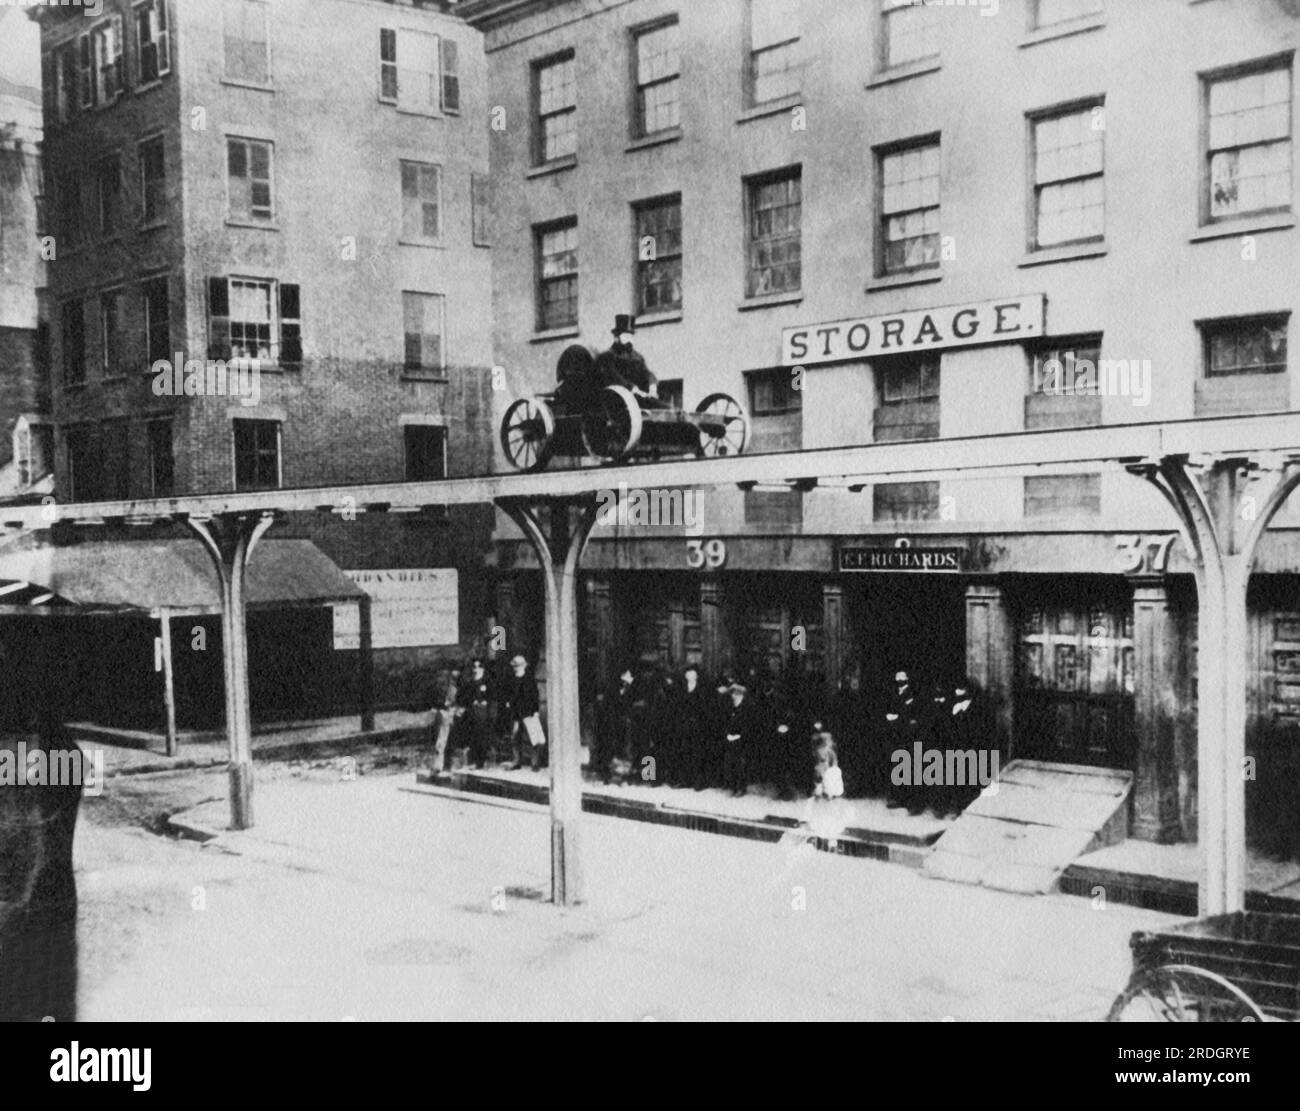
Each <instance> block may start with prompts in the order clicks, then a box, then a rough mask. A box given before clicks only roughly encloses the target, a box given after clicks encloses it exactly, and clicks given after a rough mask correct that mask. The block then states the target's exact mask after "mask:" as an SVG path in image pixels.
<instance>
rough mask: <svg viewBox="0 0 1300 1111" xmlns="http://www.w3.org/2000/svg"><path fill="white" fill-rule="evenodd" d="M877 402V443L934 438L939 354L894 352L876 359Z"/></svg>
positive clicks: (875, 428) (937, 398)
mask: <svg viewBox="0 0 1300 1111" xmlns="http://www.w3.org/2000/svg"><path fill="white" fill-rule="evenodd" d="M874 365H875V371H876V390H877V394H878V396H879V398H880V404H879V406H878V407H877V409H876V413H875V427H874V436H875V440H876V442H878V443H884V442H888V441H897V440H933V439H935V438H936V437H937V436H938V435H939V380H940V362H939V355H938V354H937V353H935V352H924V353H920V354H911V355H894V356H891V357H889V358H885V359H877V360H876V362H875V364H874Z"/></svg>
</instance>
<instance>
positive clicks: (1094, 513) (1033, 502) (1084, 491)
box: [1025, 474, 1101, 517]
mask: <svg viewBox="0 0 1300 1111" xmlns="http://www.w3.org/2000/svg"><path fill="white" fill-rule="evenodd" d="M1100 515H1101V475H1099V474H1069V475H1034V476H1029V477H1026V478H1025V516H1026V517H1098V516H1100Z"/></svg>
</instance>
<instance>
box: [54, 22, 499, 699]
mask: <svg viewBox="0 0 1300 1111" xmlns="http://www.w3.org/2000/svg"><path fill="white" fill-rule="evenodd" d="M91 11H92V9H91V8H90V7H58V6H51V7H44V8H40V9H37V10H36V11H35V12H34V13H33V18H35V19H37V20H38V21H39V23H40V26H41V31H42V36H41V38H42V43H41V54H42V68H43V79H44V90H45V112H46V120H47V145H46V166H45V173H46V181H47V183H48V191H47V198H48V205H49V210H50V215H51V220H50V223H51V230H52V233H53V234H54V236H55V241H56V244H57V261H55V262H53V263H52V264H51V268H50V269H51V278H50V293H51V300H52V304H53V309H52V332H53V336H52V340H53V342H52V364H53V378H54V382H53V420H54V423H55V427H56V432H57V434H56V457H57V485H58V496H59V499H60V500H73V501H88V500H110V499H122V498H134V497H151V496H152V497H163V496H168V495H173V494H175V495H182V494H190V493H204V492H212V491H221V490H237V491H238V490H257V489H264V488H267V487H277V486H286V487H288V486H317V485H331V484H345V483H355V482H363V481H402V480H404V479H435V478H439V477H443V476H445V475H455V474H465V473H478V472H482V471H483V470H485V469H487V467H488V465H489V463H490V460H491V447H490V442H491V441H490V437H491V432H492V429H491V426H490V405H491V403H490V400H489V396H490V389H491V382H490V366H491V355H492V351H491V334H490V327H489V323H488V314H487V312H486V308H485V307H486V306H487V305H488V304H489V303H490V297H491V287H490V278H491V272H490V257H489V252H488V251H487V250H485V249H484V248H485V247H486V246H487V241H486V208H485V205H484V203H483V199H484V197H485V195H486V194H485V190H484V182H485V180H486V179H485V176H484V175H485V174H486V171H487V140H486V134H485V130H484V128H483V127H482V126H481V125H480V120H481V117H482V112H483V105H484V103H485V99H486V93H485V87H484V77H485V73H484V65H483V55H482V47H481V37H480V36H479V34H478V33H477V32H476V31H474V30H472V29H471V28H469V27H467V26H466V25H465V24H464V23H463V22H462V21H461V20H459V19H457V18H456V17H455V14H454V5H453V4H451V3H449V2H434V0H423V2H413V0H409V2H403V3H392V2H389V3H384V2H380V0H326V2H324V3H322V2H320V0H276V2H275V3H268V2H266V0H211V2H205V3H185V4H182V3H177V2H176V0H107V2H105V3H104V4H102V5H95V13H94V14H93V15H92V14H91ZM238 360H251V362H247V363H245V364H243V367H242V369H241V370H239V371H238V372H237V370H236V368H237V366H239V365H240V364H239V363H238V362H237V361H238ZM222 367H226V368H227V371H228V373H222V372H221V368H222ZM340 508H341V509H343V510H344V512H343V514H342V515H341V516H340V515H339V514H336V515H335V516H334V517H332V518H331V517H330V516H329V515H325V514H321V515H317V516H316V517H312V518H311V519H308V520H295V519H290V520H288V521H285V522H284V523H282V524H279V525H277V526H276V528H275V529H274V530H273V532H272V534H271V538H270V539H269V540H268V543H273V542H274V538H275V537H298V538H306V539H310V540H311V541H312V542H314V543H315V544H316V545H317V546H319V547H320V548H321V549H322V550H323V551H325V552H326V553H327V554H328V555H329V556H330V557H331V558H332V559H333V560H334V561H335V562H336V563H337V564H338V565H339V566H340V567H341V568H343V569H344V570H355V569H367V570H378V571H394V572H395V571H408V570H411V569H433V570H437V571H440V572H447V571H455V572H459V575H458V580H459V586H458V588H457V587H456V586H455V585H451V586H450V587H449V586H448V584H449V583H454V581H455V578H456V577H455V576H447V575H445V574H443V575H441V576H440V577H439V576H434V577H433V579H436V581H437V582H438V583H439V584H440V585H438V586H436V587H435V588H434V589H435V591H436V592H438V596H437V597H436V598H431V599H428V601H429V604H430V605H432V606H436V607H438V608H439V613H440V617H439V619H438V628H437V630H436V631H434V630H427V631H426V632H427V635H425V636H423V637H422V636H421V635H419V634H418V632H417V633H416V634H414V635H413V633H412V630H410V629H406V630H390V631H389V632H390V633H391V634H392V635H391V636H389V633H385V632H384V631H383V630H382V629H380V628H378V627H377V628H376V642H375V643H376V647H377V648H379V649H381V651H380V652H379V654H378V660H379V666H378V670H379V673H380V675H381V679H382V678H384V677H385V676H386V677H387V678H388V679H389V680H391V682H390V683H389V684H388V686H387V687H385V688H383V690H385V691H387V694H386V695H384V694H382V693H381V701H400V700H402V699H404V698H405V697H406V696H407V695H408V694H409V693H410V690H411V689H413V688H410V687H409V686H408V681H409V683H414V684H417V685H418V684H419V683H422V682H424V681H426V680H427V677H428V676H427V670H428V666H429V664H430V663H431V660H432V658H433V656H434V655H436V654H439V653H446V654H447V655H450V654H452V653H453V652H456V651H463V650H465V649H466V648H467V647H468V644H469V643H470V642H471V641H473V640H474V638H475V637H477V636H481V635H482V634H483V633H484V631H485V625H484V614H485V611H484V604H483V596H482V592H481V591H480V590H479V587H478V581H479V580H480V579H481V575H477V574H475V572H477V570H478V568H479V567H480V566H481V559H482V551H483V549H484V547H485V545H486V544H488V543H489V542H490V535H491V523H492V518H491V512H490V510H486V509H467V510H456V511H452V512H450V513H448V514H445V515H441V516H438V517H436V518H431V517H428V516H427V515H426V516H424V517H421V518H420V519H418V520H417V519H406V520H384V519H382V518H380V517H377V516H369V517H367V518H366V519H365V520H364V521H361V522H357V521H356V520H355V515H349V514H347V513H346V509H347V507H346V506H342V507H340ZM349 516H351V517H352V518H353V519H352V520H348V519H346V518H348V517H349ZM379 577H380V578H382V577H383V576H379ZM409 577H410V576H404V577H403V578H404V579H409ZM431 581H433V580H432V579H431ZM408 587H409V583H408ZM448 591H450V593H448ZM377 612H378V611H377ZM457 614H458V616H456V615H457ZM426 615H427V611H426ZM264 634H265V635H266V636H270V635H272V633H271V632H265V631H264ZM282 634H283V636H284V638H286V639H289V640H292V642H293V645H295V646H296V647H295V651H301V650H302V649H301V642H302V641H303V640H306V641H308V642H310V644H311V646H312V647H311V648H310V650H309V655H310V658H311V659H312V660H315V661H316V662H315V664H314V665H313V666H316V667H317V669H318V670H319V671H321V672H322V673H324V674H332V672H331V671H330V669H329V667H328V666H327V664H328V662H329V658H331V657H332V656H334V655H336V654H337V655H347V654H348V653H350V652H352V651H353V650H354V649H355V647H356V643H355V628H354V629H353V632H352V636H353V641H352V645H351V648H345V647H342V645H343V644H345V643H346V642H347V637H346V636H341V639H339V640H338V641H336V642H332V634H331V614H330V610H329V609H328V607H326V608H321V609H318V610H316V611H314V615H313V617H312V619H311V620H310V621H305V622H300V623H299V624H298V625H293V626H292V628H291V629H290V628H289V626H286V627H285V628H284V629H283V630H282ZM251 635H253V637H254V639H255V641H256V639H257V637H258V636H259V631H258V629H257V628H256V627H254V628H253V630H252V634H251ZM336 643H337V644H338V645H339V646H340V647H338V648H336V647H335V644H336ZM399 643H400V644H406V645H411V644H416V645H421V644H422V645H424V646H425V647H423V648H415V649H412V650H410V651H405V650H403V651H395V652H386V651H383V649H385V648H386V647H388V646H390V645H393V644H399ZM252 650H253V651H254V653H256V652H258V651H259V648H258V645H257V644H256V643H254V645H253V648H252ZM269 650H270V651H272V652H274V651H277V650H278V651H288V646H286V645H281V646H280V647H279V648H278V649H275V648H272V649H269ZM215 666H217V667H219V656H217V662H216V664H215ZM213 686H214V688H215V690H216V691H217V692H219V690H220V685H219V684H213ZM255 687H256V684H255ZM325 687H326V688H327V691H326V693H327V694H328V689H329V688H330V684H328V683H327V684H325ZM254 700H255V706H254V709H255V712H256V711H257V690H256V689H255V690H254ZM214 707H215V709H216V710H218V711H219V707H220V699H219V695H218V697H217V698H216V699H215V701H214Z"/></svg>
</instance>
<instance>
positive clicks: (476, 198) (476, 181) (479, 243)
mask: <svg viewBox="0 0 1300 1111" xmlns="http://www.w3.org/2000/svg"><path fill="white" fill-rule="evenodd" d="M470 203H471V206H472V208H473V213H472V222H473V225H474V227H473V229H472V233H473V237H474V246H475V247H490V246H492V239H491V237H490V236H489V234H488V228H489V226H490V221H491V219H492V179H491V178H490V177H488V175H487V174H473V175H471V177H470Z"/></svg>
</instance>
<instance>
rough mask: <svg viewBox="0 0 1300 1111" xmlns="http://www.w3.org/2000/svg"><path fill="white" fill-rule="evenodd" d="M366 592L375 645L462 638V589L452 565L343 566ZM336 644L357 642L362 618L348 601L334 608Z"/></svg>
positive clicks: (452, 641)
mask: <svg viewBox="0 0 1300 1111" xmlns="http://www.w3.org/2000/svg"><path fill="white" fill-rule="evenodd" d="M343 573H344V574H345V575H347V577H348V578H350V579H351V580H352V581H353V582H354V583H356V584H357V586H359V587H361V589H362V590H364V591H365V592H366V593H367V594H369V595H370V597H371V599H372V602H371V609H370V631H371V637H372V640H373V644H374V647H376V648H419V647H424V646H428V645H446V644H457V643H459V641H460V593H459V583H458V581H457V575H456V569H455V568H452V567H399V568H394V569H392V570H375V571H344V572H343ZM334 647H335V648H337V649H343V650H356V649H357V648H360V647H361V621H360V615H359V614H358V613H357V607H356V606H355V605H352V604H344V605H336V606H335V607H334Z"/></svg>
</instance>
